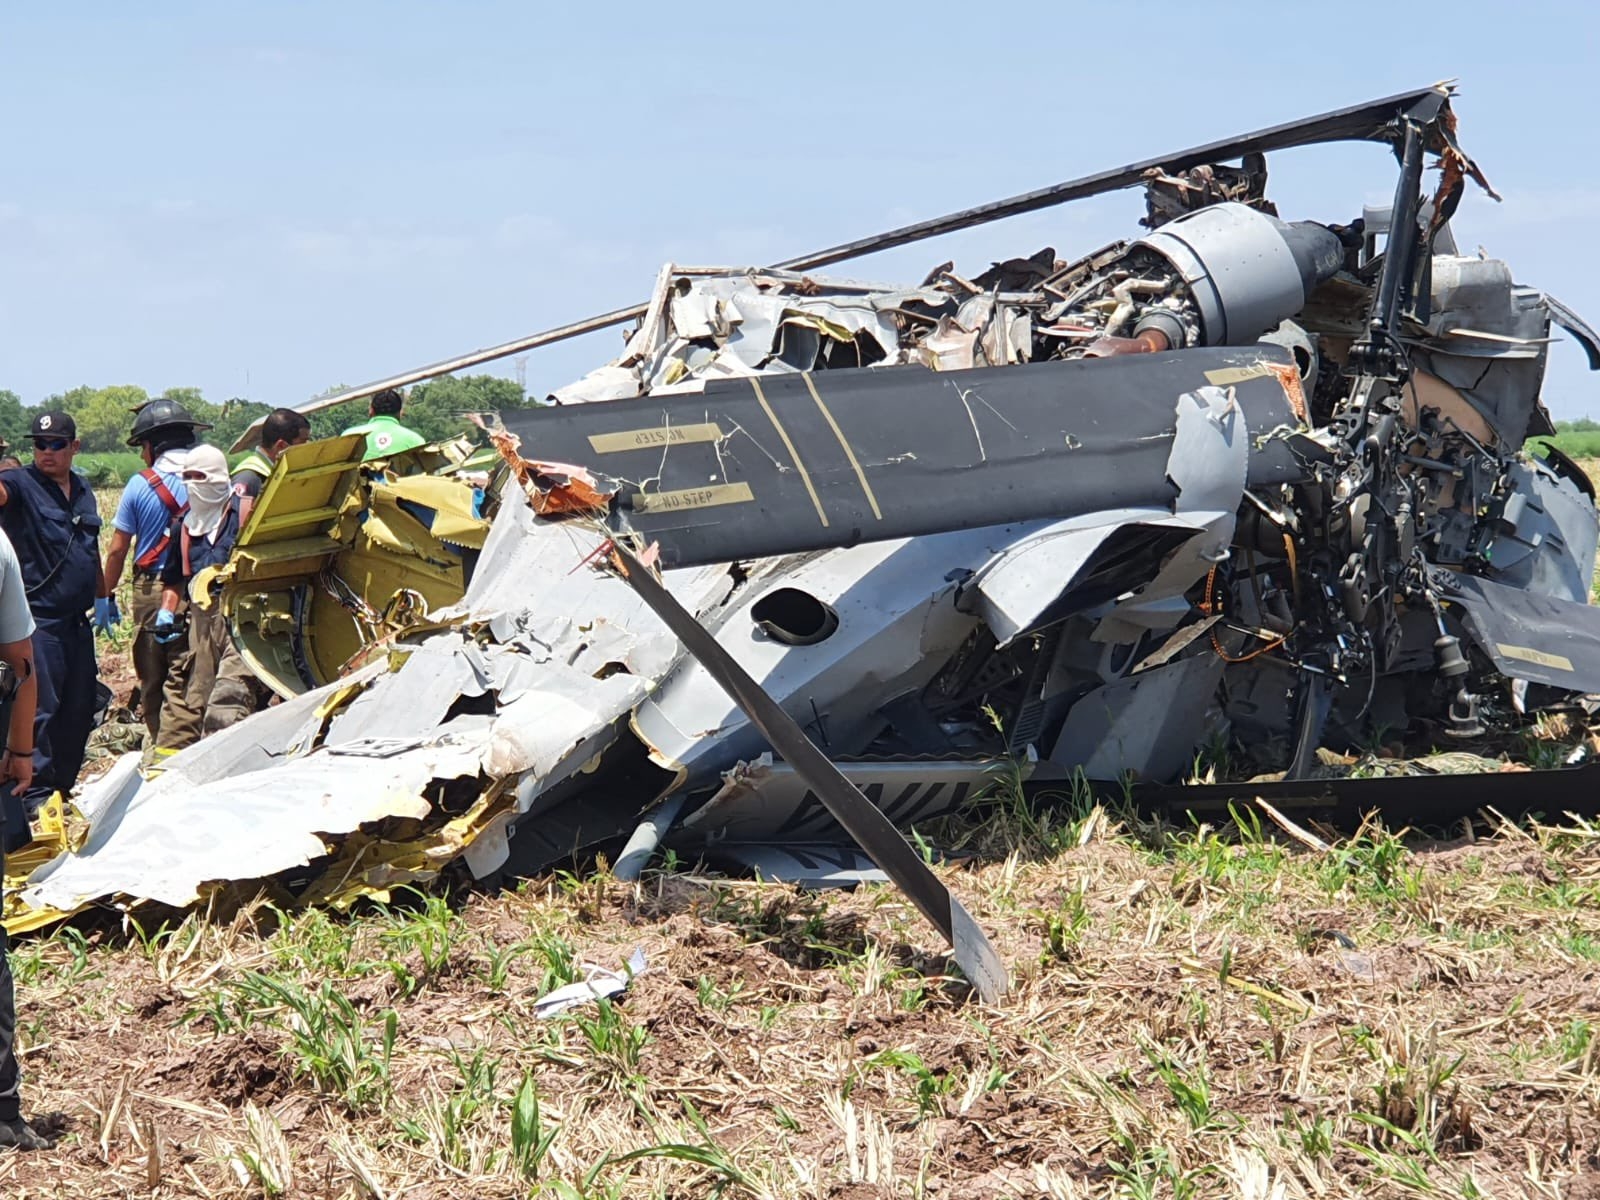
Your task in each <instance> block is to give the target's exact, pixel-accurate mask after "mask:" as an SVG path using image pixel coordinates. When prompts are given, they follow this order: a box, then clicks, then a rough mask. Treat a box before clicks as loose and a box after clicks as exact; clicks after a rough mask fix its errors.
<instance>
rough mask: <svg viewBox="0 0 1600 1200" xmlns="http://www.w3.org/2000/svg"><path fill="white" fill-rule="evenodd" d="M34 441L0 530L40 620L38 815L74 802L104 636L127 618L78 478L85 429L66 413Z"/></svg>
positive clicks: (33, 791)
mask: <svg viewBox="0 0 1600 1200" xmlns="http://www.w3.org/2000/svg"><path fill="white" fill-rule="evenodd" d="M29 436H30V438H31V440H32V442H33V462H32V463H31V464H30V465H29V466H26V467H14V468H12V469H11V470H9V471H0V529H4V531H5V533H6V536H7V537H8V538H10V539H11V545H12V547H13V548H14V549H15V550H16V554H17V562H18V565H19V566H20V567H21V570H22V581H23V586H24V590H25V592H26V594H27V597H28V607H29V609H31V610H32V612H33V621H34V633H33V670H34V675H35V676H36V678H37V679H38V698H39V699H38V710H37V715H36V716H35V718H34V744H33V781H32V784H31V786H29V788H28V789H27V790H26V791H25V792H23V793H22V798H23V802H24V803H25V804H26V805H27V807H28V811H29V812H36V811H38V808H39V806H40V805H42V804H43V803H44V802H45V801H46V800H48V799H49V798H50V793H51V792H60V793H61V794H62V795H63V796H65V795H67V794H68V793H69V792H71V791H72V788H73V785H74V784H76V783H77V782H78V770H79V768H81V767H82V766H83V751H84V747H85V745H86V744H87V743H88V741H89V731H90V730H91V729H92V728H93V727H94V707H95V678H96V675H97V674H98V670H97V667H96V664H95V654H94V629H110V628H111V627H112V626H113V625H115V624H116V623H117V621H118V620H119V619H120V618H119V616H118V614H117V606H116V602H115V601H114V600H112V599H111V597H110V595H109V594H108V589H107V588H106V579H105V572H104V571H103V570H102V568H101V562H100V513H99V511H98V509H97V508H96V507H95V502H94V493H93V492H91V491H90V490H89V485H88V483H86V482H85V481H84V478H83V476H82V475H80V474H78V473H77V472H76V471H74V470H73V469H72V460H73V458H74V457H75V456H76V455H77V453H78V427H77V425H76V423H75V422H74V421H73V419H72V418H71V417H70V416H68V415H67V414H66V413H62V412H42V413H40V414H38V415H37V416H36V417H34V418H33V426H32V429H31V430H30V434H29ZM90 609H93V610H94V627H93V628H91V627H90V624H89V616H88V614H89V610H90ZM11 749H13V750H21V749H22V747H17V746H13V747H11Z"/></svg>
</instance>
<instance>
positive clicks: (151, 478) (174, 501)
mask: <svg viewBox="0 0 1600 1200" xmlns="http://www.w3.org/2000/svg"><path fill="white" fill-rule="evenodd" d="M139 478H140V479H142V480H144V481H145V482H146V483H148V484H149V485H150V490H151V491H152V492H154V493H155V494H156V498H157V499H159V500H160V501H161V503H162V504H164V505H165V506H166V509H167V516H169V517H180V516H182V515H183V514H184V513H185V512H187V511H188V509H189V506H188V505H187V504H179V503H178V498H177V497H176V496H174V495H173V494H172V489H171V488H169V487H168V486H167V481H166V480H165V479H162V478H161V475H160V474H159V473H158V472H157V471H156V469H155V468H154V467H146V468H145V469H144V470H142V471H140V472H139Z"/></svg>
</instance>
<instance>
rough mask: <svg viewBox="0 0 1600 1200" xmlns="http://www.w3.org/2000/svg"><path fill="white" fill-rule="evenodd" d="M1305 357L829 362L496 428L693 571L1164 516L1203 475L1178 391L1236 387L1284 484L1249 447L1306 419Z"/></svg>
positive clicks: (1172, 354) (670, 563)
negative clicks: (1101, 519)
mask: <svg viewBox="0 0 1600 1200" xmlns="http://www.w3.org/2000/svg"><path fill="white" fill-rule="evenodd" d="M1293 362H1294V360H1293V359H1292V358H1291V357H1290V356H1289V352H1288V351H1287V350H1284V349H1283V348H1282V347H1279V346H1268V345H1264V344H1263V345H1256V346H1243V347H1217V348H1206V347H1200V348H1196V349H1193V350H1180V351H1169V352H1167V353H1163V354H1130V355H1124V356H1118V357H1112V358H1086V359H1077V360H1070V361H1065V362H1039V363H1034V364H1032V365H1030V366H1028V367H1026V368H1019V367H977V368H973V369H968V370H959V371H927V370H923V369H922V368H920V367H893V368H889V369H886V370H867V371H819V372H817V373H815V374H800V373H794V374H784V375H769V376H762V377H754V378H748V379H734V380H727V381H723V380H716V381H713V382H711V383H709V384H708V385H707V386H706V389H705V391H703V392H699V393H686V394H684V395H677V396H661V397H641V398H640V399H637V400H629V401H625V402H622V403H617V404H569V405H559V406H552V407H547V408H538V409H524V410H520V411H517V412H507V413H505V414H504V416H503V420H504V422H505V427H506V429H507V430H509V431H510V432H511V433H514V434H516V435H517V437H518V439H519V441H520V444H521V447H522V449H521V453H522V454H523V455H524V456H526V457H527V458H530V459H534V460H538V461H540V462H545V463H562V464H579V465H582V466H583V467H584V468H586V469H587V470H588V471H589V473H590V475H591V476H592V477H594V479H595V480H596V486H597V488H598V490H599V491H601V492H603V493H607V494H611V495H612V497H613V498H612V500H611V503H610V506H609V509H608V511H607V513H606V514H605V520H606V522H607V525H608V527H609V528H610V529H611V530H612V531H613V532H616V533H619V534H633V535H637V537H638V538H640V539H643V540H647V541H653V542H655V543H657V544H658V545H659V546H660V550H661V562H662V564H663V565H664V566H667V567H683V566H692V565H695V564H700V563H712V562H732V561H734V560H737V559H744V558H763V557H768V556H771V555H778V554H799V553H805V552H808V551H812V550H823V549H828V548H831V547H838V546H853V545H855V544H856V543H858V542H882V541H889V540H891V539H894V538H903V537H918V536H921V535H923V534H929V533H944V532H948V531H950V530H955V529H974V528H978V527H980V526H985V525H1006V524H1010V523H1011V522H1015V521H1032V520H1040V519H1051V520H1056V519H1060V518H1062V517H1070V516H1075V515H1077V514H1080V513H1084V512H1095V511H1102V510H1106V509H1115V508H1142V509H1148V508H1163V509H1166V510H1168V511H1171V509H1172V507H1173V505H1174V503H1175V501H1177V499H1178V497H1179V493H1180V487H1179V484H1178V482H1177V481H1178V480H1180V479H1181V478H1183V476H1184V475H1185V473H1186V468H1187V469H1189V470H1193V469H1208V468H1207V464H1206V463H1205V462H1204V461H1197V462H1195V463H1193V464H1185V463H1175V462H1174V455H1175V454H1180V451H1179V441H1180V438H1179V430H1178V424H1179V408H1180V405H1181V404H1182V401H1181V400H1180V398H1181V397H1183V396H1185V395H1192V394H1194V393H1196V392H1198V391H1200V390H1202V389H1205V388H1207V387H1208V385H1210V384H1211V383H1212V381H1213V380H1217V379H1223V380H1229V381H1232V382H1231V383H1230V386H1231V387H1232V389H1233V395H1234V399H1235V402H1236V404H1237V406H1238V415H1239V418H1240V421H1241V424H1242V426H1243V427H1244V430H1245V431H1247V436H1248V439H1249V440H1248V441H1247V443H1246V445H1247V446H1248V449H1247V450H1246V451H1245V452H1246V454H1247V456H1248V458H1247V464H1248V472H1249V479H1250V481H1251V482H1252V483H1254V484H1257V485H1266V484H1270V483H1273V482H1288V481H1289V479H1290V475H1288V474H1285V472H1297V471H1298V470H1299V468H1298V465H1297V463H1296V462H1295V460H1294V457H1293V455H1292V454H1290V453H1289V452H1288V450H1287V448H1286V447H1285V446H1284V445H1283V443H1282V442H1281V440H1277V439H1271V440H1267V441H1265V442H1263V443H1262V444H1261V445H1260V446H1256V445H1255V444H1254V440H1255V439H1256V438H1258V437H1259V436H1260V435H1262V434H1265V433H1267V432H1268V431H1269V430H1273V429H1278V428H1281V427H1285V426H1290V427H1292V426H1293V424H1294V422H1295V420H1296V418H1295V416H1294V410H1293V409H1292V408H1291V406H1290V400H1289V398H1288V395H1287V393H1286V392H1285V390H1284V384H1283V382H1282V380H1283V378H1284V377H1289V376H1294V375H1295V368H1294V366H1293ZM1207 428H1213V427H1211V426H1209V425H1208V426H1207ZM1217 432H1218V436H1219V437H1220V436H1221V431H1220V430H1218V431H1217ZM1219 444H1220V443H1219ZM1184 453H1192V452H1184ZM1180 456H1181V455H1180ZM551 471H552V472H553V473H555V474H560V469H559V468H556V467H552V468H551ZM1240 482H1241V484H1242V483H1243V482H1244V481H1243V480H1241V481H1240ZM1237 502H1238V497H1237V496H1235V497H1233V498H1232V499H1231V500H1229V501H1228V503H1227V505H1226V507H1228V508H1230V509H1231V508H1232V507H1233V505H1234V504H1236V503H1237Z"/></svg>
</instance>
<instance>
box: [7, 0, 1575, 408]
mask: <svg viewBox="0 0 1600 1200" xmlns="http://www.w3.org/2000/svg"><path fill="white" fill-rule="evenodd" d="M1597 30H1600V15H1595V14H1594V6H1591V5H1586V4H1579V3H1571V4H1562V5H1554V4H1546V5H1541V4H1529V3H1524V4H1515V5H1513V4H1499V3H1495V4H1491V3H1481V2H1464V3H1453V4H1441V3H1438V2H1437V0H1434V2H1432V3H1427V4H1396V3H1390V4H1378V5H1347V4H1325V5H1311V4H1300V3H1288V2H1287V0H1284V2H1282V3H1277V4H1260V5H1244V4H1238V5H1234V4H1227V5H1200V4H1181V3H1145V4H1140V5H1109V4H1102V5H1077V4H1060V3H1055V4H1046V5H1038V6H1036V7H1035V6H1029V5H1024V4H1016V3H1013V4H1009V5H1007V4H962V5H959V6H958V5H905V4H864V3H853V4H828V3H817V4H808V5H798V6H797V5H777V4H773V5H760V4H744V5H732V6H728V5H702V6H694V5H684V4H651V5H641V6H638V7H637V8H635V7H632V6H629V5H626V4H608V5H603V6H602V5H582V4H577V5H554V4H549V5H537V6H536V5H533V4H526V3H524V4H513V3H483V2H470V0H454V2H452V3H448V4H447V3H443V2H435V3H407V2H401V0H385V2H383V3H378V2H374V0H338V2H329V0H322V2H320V3H305V2H291V0H273V2H272V3H256V4H248V5H247V4H221V3H180V2H176V0H173V2H168V3H161V4H128V3H125V2H119V3H105V2H92V0H78V2H75V3H71V4H30V5H24V4H20V3H8V4H5V5H4V7H3V9H0V106H3V111H4V113H5V119H4V131H5V136H4V141H3V151H0V152H3V154H4V161H5V167H4V170H3V171H0V387H9V388H11V389H12V390H14V391H16V392H18V393H20V394H21V395H22V396H23V398H24V399H25V400H26V401H28V402H30V403H36V402H38V401H39V400H41V399H43V398H44V397H45V396H46V395H48V394H49V393H51V392H58V391H61V390H64V389H66V388H70V387H73V386H76V385H78V384H83V383H87V384H93V385H96V386H99V385H104V384H112V383H137V384H141V385H143V386H145V387H147V388H150V389H152V390H159V389H161V388H165V387H168V386H174V385H190V386H198V387H200V388H202V389H203V390H204V391H205V393H206V395H207V396H208V397H210V398H212V399H214V400H222V399H225V398H227V397H228V396H230V395H236V394H248V395H249V396H250V397H251V398H253V399H257V400H263V401H267V402H270V403H274V404H278V403H291V404H292V403H296V402H298V401H300V400H303V399H305V398H306V397H308V396H310V395H312V394H314V393H316V392H318V391H321V390H323V389H324V388H327V387H328V386H330V385H333V384H337V383H359V382H363V381H365V380H367V379H371V378H375V377H377V376H380V375H384V374H387V373H390V372H391V371H397V370H401V369H404V368H406V367H410V366H415V365H420V364H422V363H425V362H429V361H433V360H435V359H439V358H443V357H446V356H448V355H451V354H454V353H457V352H460V351H464V350H468V349H472V348H474V347H477V346H482V345H488V344H491V343H494V342H499V341H503V340H507V339H509V338H511V337H514V336H517V335H519V334H523V333H528V332H532V331H534V330H537V329H541V328H544V327H545V326H547V325H553V324H558V323H561V322H564V321H568V320H572V319H575V318H578V317H581V316H584V315H587V314H589V313H592V312H598V311H601V310H604V309H608V308H613V307H617V306H619V305H622V304H626V303H629V302H632V301H635V300H639V299H642V298H643V297H644V296H645V295H646V294H647V293H648V291H649V288H650V284H651V282H652V280H653V278H654V275H655V272H656V270H657V269H658V267H659V266H660V264H661V263H662V262H663V261H665V260H667V259H669V258H670V259H673V260H675V261H678V262H680V263H686V264H687V263H694V264H708V263H758V262H766V261H772V260H776V259H780V258H784V257H787V256H789V255H792V254H796V253H800V252H803V251H806V250H809V249H813V248H816V247H820V246H823V245H830V244H833V243H835V242H838V241H843V240H846V239H849V238H852V237H856V236H859V235H862V234H866V233H870V232H873V231H876V230H880V229H885V228H888V227H891V226H893V225H896V224H900V223H904V222H906V221H910V220H914V219H918V218H921V217H926V216H932V215H935V214H938V213H942V212H945V211H948V210H951V209H955V208H959V207H962V206H965V205H968V204H972V203H977V202H981V201H985V200H990V199H994V198H998V197H1001V196H1005V195H1009V194H1011V193H1013V192H1018V191H1023V190H1026V189H1029V188H1033V187H1037V186H1040V185H1043V184H1046V183H1050V182H1054V181H1056V180H1060V179H1065V178H1070V177H1072V176H1075V175H1079V174H1085V173H1088V172H1091V171H1094V170H1099V169H1101V168H1104V167H1107V166H1111V165H1115V164H1118V163H1122V162H1128V161H1132V160H1135V159H1138V158H1142V157H1145V156H1147V155H1150V154H1155V153H1159V152H1161V151H1164V150H1170V149H1178V148H1180V147H1183V146H1186V145H1190V144H1194V143H1197V142H1202V141H1208V140H1211V139H1213V138H1216V137H1220V136H1223V135H1226V134H1230V133H1234V132H1241V131H1244V130H1248V129H1253V128H1257V127H1260V126H1264V125H1268V124H1272V123H1275V122H1278V121H1282V120H1286V119H1289V118H1292V117H1296V116H1300V115H1304V114H1308V113H1312V112H1316V111H1320V110H1322V109H1325V108H1332V107H1336V106H1338V105H1342V104H1348V103H1354V102H1357V101H1360V100H1365V99H1371V98H1374V97H1377V96H1380V95H1384V94H1387V93H1389V92H1393V91H1399V90H1403V89H1405V88H1408V87H1413V86H1418V85H1423V84H1427V83H1430V82H1433V81H1435V80H1438V79H1443V78H1449V77H1457V78H1459V79H1460V81H1461V96H1460V97H1459V99H1458V100H1457V104H1456V107H1457V111H1458V113H1459V115H1460V118H1461V137H1462V141H1463V144H1464V145H1465V147H1466V149H1467V150H1468V152H1469V153H1471V154H1473V155H1474V156H1475V157H1476V158H1477V159H1478V161H1479V162H1480V163H1481V164H1482V166H1483V167H1484V169H1485V170H1486V172H1487V173H1488V176H1489V178H1490V180H1491V181H1492V182H1493V183H1494V184H1495V185H1496V187H1497V188H1498V189H1499V190H1500V191H1501V193H1502V194H1503V195H1504V196H1505V203H1504V204H1501V205H1495V204H1493V203H1491V202H1487V201H1484V200H1482V199H1480V198H1479V197H1476V196H1472V197H1470V198H1469V200H1468V201H1467V202H1466V203H1465V204H1464V205H1463V209H1462V212H1461V214H1460V215H1459V216H1458V218H1457V222H1456V228H1457V232H1458V237H1459V238H1460V240H1461V242H1462V244H1463V246H1464V247H1466V248H1469V249H1470V248H1474V247H1476V246H1478V245H1482V246H1484V247H1485V248H1486V249H1488V250H1489V251H1490V253H1492V254H1495V255H1497V256H1500V257H1504V258H1507V259H1508V260H1509V261H1510V262H1511V263H1512V265H1513V268H1514V269H1515V271H1516V272H1517V275H1518V278H1519V279H1520V280H1521V281H1522V282H1524V283H1527V284H1530V285H1534V286H1538V287H1541V288H1544V289H1547V290H1549V291H1551V292H1553V293H1554V294H1556V295H1558V296H1560V297H1561V298H1562V299H1564V300H1565V301H1566V302H1567V303H1568V304H1570V305H1572V306H1574V307H1575V308H1577V309H1578V310H1579V311H1580V312H1583V313H1585V314H1586V315H1587V316H1588V317H1589V318H1590V320H1591V321H1593V322H1596V323H1600V279H1597V278H1596V276H1597V273H1600V254H1597V250H1596V246H1597V244H1600V242H1597V233H1600V135H1597V133H1596V121H1597V119H1600V33H1597ZM1391 164H1392V159H1390V158H1388V157H1387V156H1386V154H1385V152H1384V151H1382V150H1381V149H1379V148H1375V147H1359V148H1349V149H1338V150H1334V151H1328V150H1321V151H1310V152H1305V151H1302V152H1294V153H1286V154H1283V155H1279V156H1277V157H1276V158H1275V160H1274V162H1273V163H1272V166H1273V167H1274V186H1273V188H1272V194H1273V196H1274V198H1275V199H1276V200H1277V202H1278V204H1279V207H1280V209H1281V210H1282V211H1283V212H1284V214H1285V215H1286V216H1291V217H1298V216H1308V217H1313V218H1320V219H1329V220H1333V219H1338V220H1344V219H1348V218H1350V217H1352V216H1354V215H1357V214H1358V212H1359V209H1360V205H1361V203H1362V201H1363V200H1369V201H1382V200H1386V199H1387V198H1388V195H1389V192H1390V189H1391V187H1392V179H1393V173H1392V169H1391ZM1138 212H1139V207H1138V200H1137V197H1136V196H1135V195H1134V194H1132V193H1128V194H1123V195H1122V196H1120V197H1118V198H1110V199H1104V200H1100V201H1095V202H1090V203H1088V204H1080V205H1076V206H1072V207H1070V208H1067V209H1057V210H1052V211H1048V212H1045V213H1040V214H1034V215H1031V216H1028V217H1023V218H1018V219H1014V220H1012V221H1008V222H1003V223H1000V224H997V225H993V226H989V227H987V228H985V229H982V230H979V231H974V232H970V233H968V234H964V235H961V236H958V237H954V238H948V239H944V240H942V241H939V242H933V243H924V244H922V245H919V246H914V247H909V248H905V249H902V250H899V251H895V252H892V253H889V254H884V255H880V256H878V257H877V258H875V259H868V260H864V261H863V262H861V263H860V264H857V265H855V266H853V267H849V268H848V269H846V268H836V269H835V270H836V271H838V272H840V273H849V274H853V275H854V276H856V277H858V278H882V279H902V280H905V279H909V280H912V281H915V280H916V279H920V278H921V276H922V274H923V273H924V271H925V270H926V269H927V267H929V266H931V265H933V264H935V263H938V262H941V261H943V260H944V259H945V258H947V257H954V258H955V259H956V261H957V264H958V267H960V268H964V269H966V270H969V271H977V270H980V269H982V267H983V266H985V265H986V264H987V263H988V262H989V261H990V260H991V259H992V258H995V257H1005V256H1009V255H1012V254H1019V253H1022V254H1025V253H1030V252H1032V251H1034V250H1036V249H1038V248H1039V247H1041V246H1044V245H1053V246H1054V247H1056V249H1057V251H1058V252H1061V253H1063V254H1065V253H1069V252H1073V251H1077V250H1082V249H1087V248H1090V246H1091V243H1093V244H1094V245H1098V244H1100V243H1102V242H1104V241H1107V240H1110V239H1111V238H1113V237H1118V236H1125V235H1129V234H1132V233H1136V232H1137V231H1136V229H1135V227H1134V225H1133V221H1134V219H1135V218H1136V216H1137V214H1138ZM618 344H619V338H618V335H617V334H616V332H614V331H613V332H609V333H606V334H602V335H597V336H596V337H593V338H590V339H588V340H586V341H584V342H578V343H572V344H569V345H567V346H563V347H557V348H552V349H549V350H544V351H540V352H537V353H535V354H534V355H533V356H532V357H531V358H530V360H529V361H528V363H527V373H528V385H529V388H530V390H532V391H537V392H542V391H546V390H548V389H550V388H552V387H555V386H558V385H559V384H561V383H564V382H567V381H568V380H569V379H571V378H573V377H576V376H577V375H580V374H582V373H583V371H585V370H587V369H588V368H589V367H591V366H596V365H599V363H601V362H603V361H604V360H605V359H606V358H608V357H610V356H611V354H612V352H613V351H614V349H615V348H616V346H617V345H618ZM494 369H496V370H498V371H499V372H500V373H503V374H506V375H513V374H514V371H515V368H514V367H513V366H512V364H510V363H509V362H508V363H503V364H500V365H499V366H498V367H497V368H494ZM247 380H248V382H247ZM1547 397H1548V399H1549V401H1550V403H1551V406H1552V408H1553V409H1554V411H1555V413H1556V415H1557V416H1558V417H1573V416H1580V415H1586V414H1587V415H1594V416H1600V375H1595V376H1591V375H1589V374H1588V372H1587V371H1585V370H1584V369H1583V360H1582V357H1581V355H1580V354H1579V353H1578V351H1577V349H1576V347H1574V346H1573V345H1571V344H1570V342H1569V343H1566V344H1563V345H1560V346H1557V347H1556V348H1555V350H1554V352H1553V355H1552V370H1551V375H1550V379H1549V382H1548V384H1547Z"/></svg>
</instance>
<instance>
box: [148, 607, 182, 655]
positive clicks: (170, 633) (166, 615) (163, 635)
mask: <svg viewBox="0 0 1600 1200" xmlns="http://www.w3.org/2000/svg"><path fill="white" fill-rule="evenodd" d="M154 631H155V635H156V641H158V642H160V643H161V644H162V645H163V646H170V645H171V644H172V643H173V642H175V641H177V640H178V639H179V638H180V637H182V636H183V631H182V630H181V629H179V628H178V627H177V618H176V617H175V616H174V615H173V614H172V613H170V612H168V611H167V610H166V609H164V608H163V609H162V610H161V611H160V612H158V613H156V623H155V625H154Z"/></svg>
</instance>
